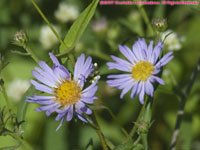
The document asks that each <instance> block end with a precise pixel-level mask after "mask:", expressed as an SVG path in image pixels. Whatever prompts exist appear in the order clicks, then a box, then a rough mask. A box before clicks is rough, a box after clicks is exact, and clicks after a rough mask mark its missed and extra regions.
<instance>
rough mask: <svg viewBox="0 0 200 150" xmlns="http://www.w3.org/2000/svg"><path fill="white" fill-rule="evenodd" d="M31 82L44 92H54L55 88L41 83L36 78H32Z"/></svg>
mask: <svg viewBox="0 0 200 150" xmlns="http://www.w3.org/2000/svg"><path fill="white" fill-rule="evenodd" d="M30 82H31V83H32V84H33V85H34V86H35V88H36V89H37V90H40V91H42V92H46V93H49V94H53V90H52V89H51V88H49V87H47V86H45V85H43V84H40V83H38V82H36V81H35V80H30Z"/></svg>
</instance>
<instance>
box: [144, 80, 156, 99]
mask: <svg viewBox="0 0 200 150" xmlns="http://www.w3.org/2000/svg"><path fill="white" fill-rule="evenodd" d="M144 86H145V93H147V94H148V95H150V96H153V91H154V88H153V85H152V84H151V83H150V82H149V81H146V82H145V85H144Z"/></svg>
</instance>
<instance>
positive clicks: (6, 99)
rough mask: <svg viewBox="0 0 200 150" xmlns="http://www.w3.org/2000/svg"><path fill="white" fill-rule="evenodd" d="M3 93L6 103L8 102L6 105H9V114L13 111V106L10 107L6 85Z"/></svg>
mask: <svg viewBox="0 0 200 150" xmlns="http://www.w3.org/2000/svg"><path fill="white" fill-rule="evenodd" d="M2 93H3V96H4V99H5V101H6V105H7V107H8V111H9V113H10V111H11V106H10V102H9V99H8V95H7V93H6V89H5V87H4V85H2Z"/></svg>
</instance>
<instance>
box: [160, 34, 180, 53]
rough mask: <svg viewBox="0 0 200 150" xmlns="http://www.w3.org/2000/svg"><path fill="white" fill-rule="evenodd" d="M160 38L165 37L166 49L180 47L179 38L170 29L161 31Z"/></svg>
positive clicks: (177, 48)
mask: <svg viewBox="0 0 200 150" xmlns="http://www.w3.org/2000/svg"><path fill="white" fill-rule="evenodd" d="M169 33H171V34H169ZM168 34H169V35H168ZM167 35H168V36H167ZM166 36H167V37H166ZM165 37H166V38H165ZM161 38H162V41H163V40H164V39H165V41H164V44H165V45H166V46H167V49H168V50H170V51H173V50H180V49H181V48H182V45H181V39H180V38H179V37H178V35H177V34H176V32H173V31H172V30H167V31H165V32H163V34H162V36H161Z"/></svg>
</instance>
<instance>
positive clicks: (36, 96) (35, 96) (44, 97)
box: [27, 95, 55, 100]
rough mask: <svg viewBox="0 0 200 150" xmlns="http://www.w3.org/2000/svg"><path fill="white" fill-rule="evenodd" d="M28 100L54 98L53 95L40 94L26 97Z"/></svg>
mask: <svg viewBox="0 0 200 150" xmlns="http://www.w3.org/2000/svg"><path fill="white" fill-rule="evenodd" d="M27 98H28V99H30V100H47V99H48V100H50V99H54V98H55V96H41V95H32V97H27Z"/></svg>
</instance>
